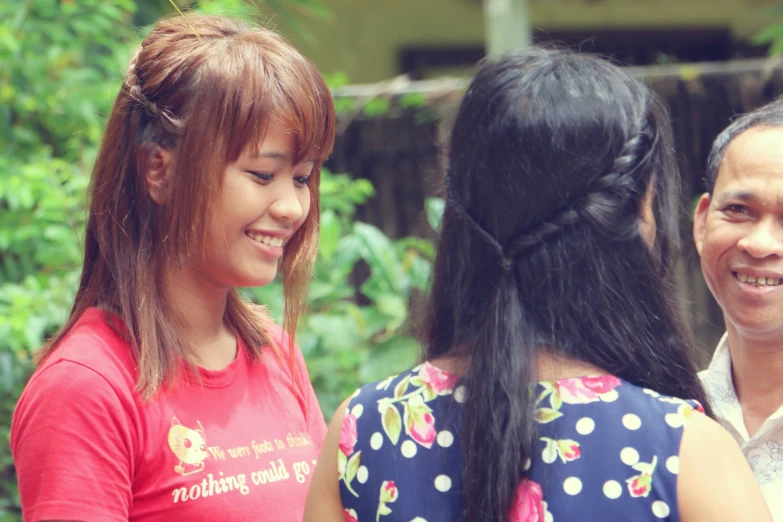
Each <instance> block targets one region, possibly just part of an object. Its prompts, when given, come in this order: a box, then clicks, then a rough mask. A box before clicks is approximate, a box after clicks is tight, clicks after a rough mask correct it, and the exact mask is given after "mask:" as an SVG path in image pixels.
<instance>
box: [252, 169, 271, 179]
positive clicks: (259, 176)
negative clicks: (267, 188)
mask: <svg viewBox="0 0 783 522" xmlns="http://www.w3.org/2000/svg"><path fill="white" fill-rule="evenodd" d="M248 173H250V174H252V175H253V176H254V177H255V178H257V179H259V180H261V181H272V178H273V175H272V174H270V173H268V172H254V171H252V170H248Z"/></svg>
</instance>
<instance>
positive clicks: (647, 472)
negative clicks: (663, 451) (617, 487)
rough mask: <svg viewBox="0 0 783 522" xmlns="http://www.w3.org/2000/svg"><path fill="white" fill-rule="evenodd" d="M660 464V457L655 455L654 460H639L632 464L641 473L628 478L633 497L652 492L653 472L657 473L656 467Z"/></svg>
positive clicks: (644, 495) (629, 490)
mask: <svg viewBox="0 0 783 522" xmlns="http://www.w3.org/2000/svg"><path fill="white" fill-rule="evenodd" d="M657 465H658V457H653V460H652V462H650V463H647V462H637V463H636V464H634V465H633V466H631V467H632V468H633V469H634V470H636V471H638V472H639V475H636V476H633V477H631V478H629V479H627V480H626V481H625V482H627V483H628V492H629V493H630V494H631V496H632V497H646V496H647V495H649V494H650V489H652V479H653V473H655V467H656V466H657Z"/></svg>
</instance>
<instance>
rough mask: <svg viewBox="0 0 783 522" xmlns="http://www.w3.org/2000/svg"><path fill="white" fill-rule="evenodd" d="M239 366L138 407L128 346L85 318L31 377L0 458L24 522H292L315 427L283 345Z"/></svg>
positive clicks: (314, 451) (312, 404) (315, 446)
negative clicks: (10, 465)
mask: <svg viewBox="0 0 783 522" xmlns="http://www.w3.org/2000/svg"><path fill="white" fill-rule="evenodd" d="M271 333H272V337H273V339H275V341H276V344H277V346H278V348H279V352H276V351H275V350H273V349H272V348H266V349H264V350H262V353H263V355H262V358H261V361H260V362H258V363H251V362H250V360H249V358H248V356H247V354H246V351H245V349H244V347H243V346H242V344H241V341H240V343H239V346H238V349H237V357H236V359H235V360H234V361H232V362H231V363H230V364H229V365H228V366H227V367H226V368H225V369H223V370H220V371H207V370H203V369H199V370H200V372H201V379H200V382H198V381H197V380H196V379H193V378H192V377H193V376H192V375H191V376H190V378H186V377H183V378H182V379H181V382H180V383H179V384H178V385H177V386H175V387H173V389H171V390H168V391H166V392H160V393H158V394H157V395H156V396H155V397H153V399H152V400H150V401H147V402H143V401H142V400H141V397H140V396H139V394H138V393H136V392H135V391H134V390H135V386H136V379H137V376H136V368H135V364H134V361H133V357H132V354H131V350H130V347H129V345H128V343H126V342H125V341H123V340H122V338H121V337H119V336H118V335H117V334H116V333H115V332H114V330H113V329H112V328H111V327H110V326H109V324H108V323H107V322H106V320H105V314H104V313H103V312H102V311H100V310H98V309H89V310H88V311H86V312H85V313H84V314H83V315H82V317H81V318H80V319H79V320H78V322H77V323H76V324H75V325H74V327H73V329H72V330H71V331H70V332H69V333H68V335H67V336H66V337H65V339H64V340H63V341H62V342H61V344H60V345H59V346H58V347H57V349H56V350H55V351H54V352H53V353H52V354H51V356H50V357H49V358H48V359H47V360H46V361H45V362H44V364H43V365H42V366H41V367H40V368H39V369H38V370H37V371H36V372H35V374H34V375H33V377H32V379H30V382H29V383H28V384H27V387H26V388H25V391H24V393H23V394H22V397H21V398H20V400H19V403H18V405H17V407H16V411H15V412H14V418H13V423H12V428H11V449H12V451H13V456H14V461H15V463H16V467H17V473H18V476H19V492H20V495H21V499H22V507H23V514H24V519H25V520H27V521H37V520H62V519H65V520H80V521H85V522H90V521H96V522H97V521H100V522H106V521H114V520H116V521H134V522H135V521H145V522H146V521H150V522H151V521H161V522H162V521H166V522H172V521H179V520H182V521H197V520H205V521H220V520H227V521H236V522H242V521H250V520H252V521H258V520H270V521H275V522H287V521H290V522H301V520H302V514H303V511H304V503H305V497H306V495H307V486H308V484H309V481H310V475H311V474H312V472H313V469H314V467H315V462H316V459H317V457H318V452H319V450H320V449H321V444H322V443H323V439H324V436H325V435H326V425H325V424H324V419H323V415H322V414H321V410H320V409H319V407H318V403H317V401H316V398H315V394H314V393H313V389H312V387H311V386H310V384H309V379H308V376H307V370H306V368H305V365H304V360H303V359H302V356H301V353H300V352H299V350H298V348H297V349H296V353H295V360H296V369H295V371H296V372H297V373H298V374H299V375H297V376H296V377H294V376H293V375H292V371H291V368H290V366H291V365H290V364H288V363H287V361H288V360H289V359H290V358H289V355H290V352H288V353H286V352H287V351H288V348H287V346H288V343H287V338H286V339H285V340H284V334H283V332H282V329H280V328H279V327H275V329H274V331H273V332H271Z"/></svg>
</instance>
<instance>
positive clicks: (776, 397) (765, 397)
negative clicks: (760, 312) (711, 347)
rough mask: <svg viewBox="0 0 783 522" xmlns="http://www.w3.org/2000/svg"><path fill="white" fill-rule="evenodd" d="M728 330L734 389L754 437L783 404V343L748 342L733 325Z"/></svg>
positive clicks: (752, 340)
mask: <svg viewBox="0 0 783 522" xmlns="http://www.w3.org/2000/svg"><path fill="white" fill-rule="evenodd" d="M726 330H727V333H728V343H729V353H730V354H731V370H732V377H733V379H734V389H735V390H736V392H737V398H738V399H739V401H740V405H741V406H742V412H743V414H744V416H745V424H746V425H747V427H748V432H750V434H751V435H752V434H753V432H755V431H756V430H757V429H758V427H760V425H761V423H763V421H764V420H766V419H767V418H768V417H769V416H770V415H772V414H773V413H775V412H776V411H777V410H778V408H780V406H781V405H783V386H780V380H781V377H783V343H781V342H780V341H777V342H774V341H766V340H756V339H748V338H747V337H744V336H742V335H741V334H740V333H739V332H737V330H736V329H735V328H734V327H733V326H732V325H731V324H729V325H728V326H727V329H726Z"/></svg>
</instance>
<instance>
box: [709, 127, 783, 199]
mask: <svg viewBox="0 0 783 522" xmlns="http://www.w3.org/2000/svg"><path fill="white" fill-rule="evenodd" d="M778 184H780V185H781V186H782V187H783V127H755V128H752V129H749V130H747V131H745V132H743V133H742V134H740V135H739V136H737V137H736V138H734V140H733V141H732V142H731V143H730V144H729V146H728V147H727V149H726V154H725V156H724V158H723V161H722V162H721V166H720V169H719V170H718V178H717V180H716V184H715V188H716V190H721V189H730V190H738V187H737V185H741V186H743V187H747V189H748V190H750V189H751V187H757V189H758V188H761V187H763V186H767V187H769V186H770V185H778ZM730 187H731V188H730ZM754 192H755V191H754Z"/></svg>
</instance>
